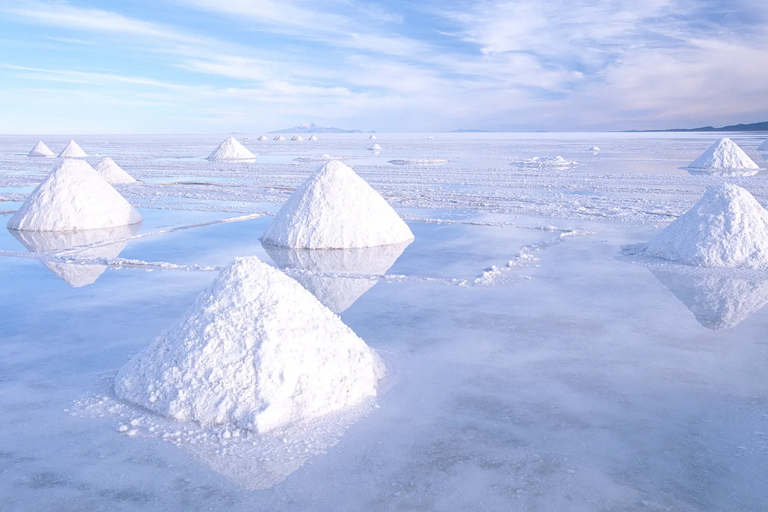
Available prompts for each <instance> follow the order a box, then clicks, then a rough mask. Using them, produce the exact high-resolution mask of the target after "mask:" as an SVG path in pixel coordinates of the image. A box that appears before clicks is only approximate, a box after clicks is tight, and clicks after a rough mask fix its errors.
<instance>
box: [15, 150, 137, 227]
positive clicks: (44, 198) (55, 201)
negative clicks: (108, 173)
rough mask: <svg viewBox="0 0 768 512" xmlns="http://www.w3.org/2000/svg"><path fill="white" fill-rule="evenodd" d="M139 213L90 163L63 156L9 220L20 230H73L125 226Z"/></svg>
mask: <svg viewBox="0 0 768 512" xmlns="http://www.w3.org/2000/svg"><path fill="white" fill-rule="evenodd" d="M137 222H141V215H139V212H137V211H136V210H135V209H134V208H133V206H131V205H130V203H128V201H126V200H125V198H124V197H123V196H121V195H120V193H119V192H118V191H117V190H115V189H114V188H112V185H110V184H109V183H107V182H106V181H105V180H104V178H102V177H101V176H99V173H97V172H96V171H95V170H94V169H93V167H91V166H90V165H88V163H86V162H84V161H82V160H64V161H63V162H62V163H61V165H59V166H58V167H57V168H56V169H55V170H54V171H53V172H51V173H50V174H49V175H48V176H47V177H46V178H45V179H44V180H43V182H42V183H40V185H38V186H37V188H36V189H35V190H33V191H32V193H31V194H29V196H28V197H27V199H26V201H24V204H22V205H21V208H19V209H18V211H17V212H16V213H15V214H14V215H13V217H11V219H10V220H9V221H8V228H10V229H18V230H22V231H76V230H80V229H101V228H111V227H115V226H127V225H130V224H136V223H137Z"/></svg>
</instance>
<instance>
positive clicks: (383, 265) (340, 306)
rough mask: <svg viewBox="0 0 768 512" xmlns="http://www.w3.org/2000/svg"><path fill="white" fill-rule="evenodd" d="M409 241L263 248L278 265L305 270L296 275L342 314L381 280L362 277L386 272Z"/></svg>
mask: <svg viewBox="0 0 768 512" xmlns="http://www.w3.org/2000/svg"><path fill="white" fill-rule="evenodd" d="M410 243H411V242H410V241H409V242H403V243H400V244H394V245H383V246H379V247H366V248H364V249H288V248H285V247H274V246H270V245H264V250H265V251H266V252H267V254H268V255H269V257H270V258H272V261H274V262H275V264H276V265H277V266H278V267H280V268H296V269H301V270H304V271H306V272H307V273H302V274H300V275H298V276H293V277H295V279H296V280H297V281H298V282H299V283H301V285H302V286H304V288H306V289H307V290H309V291H310V292H312V294H313V295H314V296H315V297H317V298H318V299H319V300H320V302H322V303H323V304H325V305H326V306H327V307H328V309H330V310H331V311H333V312H334V313H341V312H342V311H344V310H346V309H347V308H349V307H350V306H351V305H352V304H353V303H354V302H355V301H356V300H357V299H358V298H360V296H361V295H363V294H364V293H365V292H367V291H368V290H369V289H370V288H372V287H373V285H375V284H376V283H377V282H378V280H377V279H375V278H365V277H362V276H374V275H383V274H385V273H386V272H387V270H389V268H390V267H391V266H392V265H393V264H394V263H395V261H397V259H398V258H399V257H400V255H401V254H403V251H404V250H405V248H406V247H408V245H409V244H410ZM325 274H345V275H342V276H335V275H334V276H329V275H325ZM346 275H348V276H349V277H347V276H346Z"/></svg>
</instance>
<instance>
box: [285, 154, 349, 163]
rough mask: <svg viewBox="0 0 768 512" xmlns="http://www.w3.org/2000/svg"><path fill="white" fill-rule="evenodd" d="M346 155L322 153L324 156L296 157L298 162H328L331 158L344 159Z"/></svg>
mask: <svg viewBox="0 0 768 512" xmlns="http://www.w3.org/2000/svg"><path fill="white" fill-rule="evenodd" d="M343 159H344V157H341V156H331V155H328V154H325V155H322V156H300V157H298V158H294V160H296V161H297V162H327V161H329V160H343Z"/></svg>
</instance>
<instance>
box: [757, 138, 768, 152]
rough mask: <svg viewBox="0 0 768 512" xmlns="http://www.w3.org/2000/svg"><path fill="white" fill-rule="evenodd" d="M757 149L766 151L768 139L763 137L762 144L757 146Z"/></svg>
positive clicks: (767, 149)
mask: <svg viewBox="0 0 768 512" xmlns="http://www.w3.org/2000/svg"><path fill="white" fill-rule="evenodd" d="M757 150H758V151H768V139H765V140H764V141H763V143H762V144H760V145H759V146H757Z"/></svg>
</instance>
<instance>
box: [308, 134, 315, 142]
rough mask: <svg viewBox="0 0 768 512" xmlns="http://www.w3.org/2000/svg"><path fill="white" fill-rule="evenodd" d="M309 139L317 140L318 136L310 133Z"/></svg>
mask: <svg viewBox="0 0 768 512" xmlns="http://www.w3.org/2000/svg"><path fill="white" fill-rule="evenodd" d="M307 140H313V141H314V140H317V137H315V136H314V135H310V136H309V139H307Z"/></svg>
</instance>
